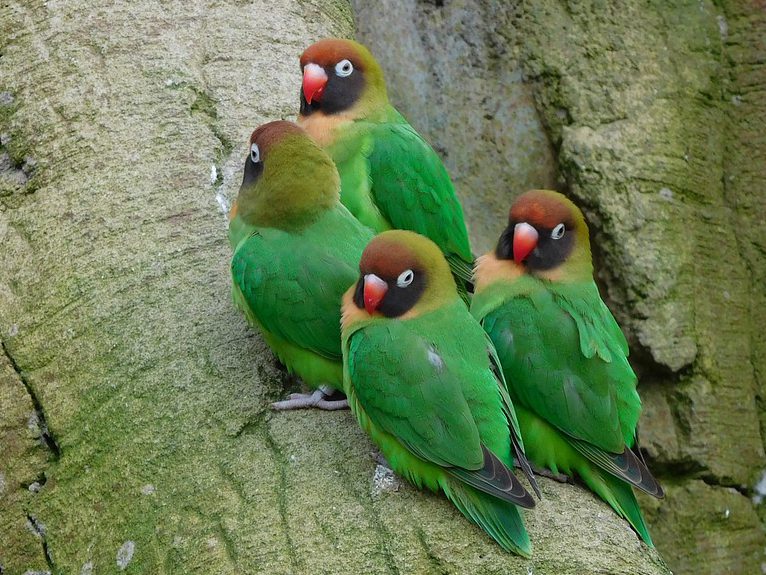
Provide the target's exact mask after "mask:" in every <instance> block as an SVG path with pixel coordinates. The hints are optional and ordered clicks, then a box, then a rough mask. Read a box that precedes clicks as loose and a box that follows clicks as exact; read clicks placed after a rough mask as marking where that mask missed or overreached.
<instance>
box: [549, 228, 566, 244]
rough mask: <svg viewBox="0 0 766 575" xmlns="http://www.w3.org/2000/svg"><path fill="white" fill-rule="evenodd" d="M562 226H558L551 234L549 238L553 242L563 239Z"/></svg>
mask: <svg viewBox="0 0 766 575" xmlns="http://www.w3.org/2000/svg"><path fill="white" fill-rule="evenodd" d="M564 229H565V228H564V224H559V225H557V226H556V227H555V228H553V231H552V232H551V238H552V239H554V240H560V239H561V238H563V237H564Z"/></svg>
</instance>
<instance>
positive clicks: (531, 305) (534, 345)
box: [477, 278, 662, 496]
mask: <svg viewBox="0 0 766 575" xmlns="http://www.w3.org/2000/svg"><path fill="white" fill-rule="evenodd" d="M525 282H526V283H527V288H529V289H526V290H525V289H520V286H518V285H517V286H515V287H514V288H513V289H514V292H513V295H512V297H507V296H506V297H505V298H499V299H502V300H503V301H502V303H501V304H500V305H498V306H497V307H496V308H495V309H494V310H492V311H487V310H488V309H490V307H489V306H488V305H487V299H486V298H485V297H482V298H479V299H478V302H477V309H478V307H481V308H482V312H483V313H486V315H484V317H483V319H482V323H483V326H484V328H485V329H486V330H487V333H489V335H490V337H491V338H492V341H493V342H495V344H496V346H497V349H498V354H499V357H500V360H501V363H502V365H503V369H504V371H505V375H506V378H507V382H508V385H509V391H510V394H511V397H512V398H513V400H514V401H515V402H517V403H518V404H519V405H523V406H524V407H526V408H528V409H530V410H531V411H532V412H534V413H536V414H538V415H539V416H540V417H542V418H543V419H545V420H546V421H548V422H549V423H551V424H552V425H554V426H555V427H557V428H558V429H559V430H561V431H563V432H564V433H566V434H567V435H568V436H569V438H570V443H571V444H572V446H573V447H574V448H575V449H577V450H578V451H579V452H580V453H581V454H582V455H584V456H585V457H587V458H588V459H590V460H591V461H593V462H594V463H596V464H598V465H600V466H601V467H602V468H603V469H605V470H607V471H609V472H610V473H613V474H614V475H616V476H618V477H621V478H622V479H624V480H625V481H628V482H630V483H632V484H633V485H635V486H636V487H638V488H640V489H642V490H644V491H646V492H647V493H649V494H651V495H655V496H662V489H661V487H660V486H659V484H658V483H657V481H656V480H655V479H654V478H653V477H652V475H651V473H650V472H649V470H648V469H647V468H646V466H645V465H644V464H643V463H641V462H640V461H639V460H638V458H636V457H635V456H634V455H633V454H632V452H630V450H629V448H630V447H631V446H632V445H633V443H634V440H635V429H636V424H637V422H638V416H639V414H640V411H641V402H640V399H639V397H638V393H637V391H636V376H635V374H634V373H633V370H632V369H631V367H630V364H629V363H628V361H627V357H626V356H627V351H628V348H627V342H626V341H625V337H624V335H623V334H622V331H621V330H620V328H619V326H618V325H617V323H616V322H615V320H614V318H613V317H612V315H611V313H610V312H609V310H608V308H607V307H606V305H605V304H604V303H603V301H602V300H601V298H600V296H599V294H598V290H597V288H596V286H595V284H593V283H592V282H590V283H587V284H585V283H583V284H557V285H556V286H546V287H540V284H537V285H538V287H534V285H535V282H538V280H535V279H532V278H523V279H521V280H519V282H517V283H519V284H522V285H521V287H523V284H524V283H525ZM530 286H531V287H530ZM495 297H496V298H498V295H497V294H495Z"/></svg>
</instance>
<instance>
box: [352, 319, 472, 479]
mask: <svg viewBox="0 0 766 575" xmlns="http://www.w3.org/2000/svg"><path fill="white" fill-rule="evenodd" d="M380 342H389V345H381V344H380ZM390 342H396V344H395V345H390ZM349 344H350V350H349V358H350V359H349V368H350V375H351V379H352V381H355V382H363V383H361V384H360V385H356V386H355V387H354V389H355V392H356V395H357V397H358V399H359V402H360V404H361V405H362V407H363V408H364V410H365V412H366V413H367V415H368V416H369V418H370V419H371V420H372V421H373V423H374V424H375V425H377V426H379V427H380V428H381V429H383V430H384V431H386V432H387V433H389V434H391V435H393V436H395V437H396V438H397V439H399V441H401V442H402V443H403V444H405V445H406V446H407V448H408V449H410V450H411V451H412V452H413V453H415V454H416V455H417V456H418V457H420V458H422V459H426V460H428V461H430V462H432V463H435V464H437V465H440V466H442V467H452V466H458V467H462V468H465V469H471V470H476V469H480V468H481V466H482V464H483V461H484V458H483V454H482V450H481V440H480V438H479V429H478V427H477V426H476V422H475V421H474V418H473V415H472V414H471V410H470V406H469V404H468V401H467V400H466V398H465V396H464V394H463V389H462V385H461V381H460V380H459V379H458V378H457V377H455V373H454V372H452V371H451V370H449V369H447V368H444V369H439V368H438V367H437V366H436V365H434V363H433V362H432V361H429V355H432V356H433V357H436V354H438V353H439V352H438V351H437V349H436V347H435V346H434V345H433V343H432V342H431V341H429V340H428V339H426V338H423V337H421V336H420V335H418V334H417V333H414V332H413V331H411V330H410V329H409V326H408V325H407V324H406V323H404V322H400V321H388V322H380V323H378V324H374V325H371V326H370V327H368V328H366V329H364V330H360V331H359V332H357V333H356V334H354V336H353V337H352V338H351V339H350V342H349Z"/></svg>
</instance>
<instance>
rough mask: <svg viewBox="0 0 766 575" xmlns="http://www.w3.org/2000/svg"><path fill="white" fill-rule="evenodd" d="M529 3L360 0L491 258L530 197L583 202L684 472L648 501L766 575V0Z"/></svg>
mask: <svg viewBox="0 0 766 575" xmlns="http://www.w3.org/2000/svg"><path fill="white" fill-rule="evenodd" d="M514 4H515V6H512V7H509V3H506V2H499V1H496V0H466V1H463V2H457V1H449V0H448V1H445V2H432V1H430V2H426V1H416V0H407V1H404V2H400V1H396V0H385V1H383V2H372V1H371V0H354V6H355V8H356V10H357V14H358V19H357V21H358V26H359V30H360V37H361V39H362V40H363V41H365V42H367V43H368V44H370V45H371V47H372V49H373V51H374V52H375V53H377V54H378V55H379V57H380V59H381V61H382V64H383V67H384V69H385V71H386V73H387V78H388V82H389V86H390V92H391V96H392V98H393V99H394V100H395V101H396V102H397V103H398V104H400V106H401V108H402V111H403V112H404V113H405V115H407V116H408V117H409V118H410V119H411V120H412V122H413V123H414V125H415V126H416V127H417V128H418V129H421V130H423V131H424V133H426V134H427V135H428V136H429V137H430V138H431V140H432V141H433V142H434V143H435V145H436V147H437V148H438V149H439V150H440V151H442V154H443V156H444V157H445V158H446V162H447V165H448V168H449V169H450V173H451V174H452V175H453V177H454V178H455V181H456V183H457V186H458V190H459V192H460V194H461V196H462V198H463V202H464V205H465V206H466V209H467V212H468V220H469V223H470V225H471V231H472V239H473V242H474V246H475V248H476V251H477V252H479V253H481V252H483V251H485V250H487V249H489V248H490V247H491V246H493V245H494V243H495V242H496V241H497V237H499V235H500V232H501V231H502V229H503V227H504V217H505V214H506V213H507V209H508V207H509V206H510V204H511V202H512V200H513V198H514V197H515V196H516V195H518V194H519V193H521V192H523V191H525V190H526V189H529V188H540V187H555V188H557V189H559V190H560V191H563V192H564V193H566V194H567V195H569V196H570V197H571V198H573V199H574V200H575V202H577V203H578V204H579V205H580V206H581V207H582V208H583V210H584V211H585V214H586V217H587V219H588V222H589V225H590V230H591V239H592V242H593V244H594V248H595V250H594V251H595V254H594V255H595V257H596V262H595V263H596V267H597V270H598V280H599V281H600V283H601V286H602V288H603V293H604V296H605V297H606V299H607V302H608V303H609V305H610V307H611V309H612V310H613V312H614V313H615V314H616V316H617V318H618V320H619V321H620V323H621V325H622V327H623V328H624V330H625V332H626V334H627V335H628V338H629V340H630V344H631V352H632V355H631V362H632V363H633V365H634V367H635V368H636V369H637V371H638V372H639V375H640V379H641V385H640V388H639V389H640V392H641V395H642V397H643V399H644V405H645V414H644V418H643V420H642V423H641V426H640V438H641V440H642V444H643V446H644V447H645V448H646V451H647V452H648V456H649V457H650V467H652V468H653V469H654V470H656V471H657V472H658V474H659V476H660V478H661V479H662V480H664V482H665V483H666V485H667V492H668V494H667V499H666V500H665V501H661V502H656V501H653V500H647V501H644V505H645V506H646V507H647V508H648V509H649V510H650V512H651V513H650V516H649V519H650V526H651V527H652V531H653V533H654V538H655V543H656V544H657V545H658V547H659V549H660V551H661V552H662V553H663V555H664V556H665V557H666V558H667V559H668V562H669V564H670V566H671V567H672V568H673V569H674V570H675V571H676V572H678V573H697V574H703V573H710V574H719V573H748V574H749V573H756V572H760V570H761V569H762V565H761V562H762V557H763V549H764V547H765V546H766V537H765V536H764V530H763V525H762V523H761V520H759V516H758V515H759V513H760V515H761V517H765V516H766V510H764V508H763V507H764V506H762V505H761V504H760V501H762V499H763V495H764V494H766V493H764V492H766V476H764V475H763V474H764V468H765V467H766V461H765V460H764V451H763V430H764V429H766V410H764V408H763V400H764V397H766V331H764V329H763V326H764V324H766V288H765V287H764V286H766V262H765V261H764V254H766V226H764V225H763V218H764V215H765V214H766V98H765V97H764V90H765V89H766V4H765V3H764V2H763V1H756V2H733V1H724V2H716V3H713V2H705V1H703V2H699V1H697V0H694V1H685V2H672V3H668V2H649V3H647V2H634V1H630V2H598V1H595V0H592V1H587V0H586V1H576V0H569V1H559V2H554V1H550V0H525V1H523V2H519V3H514ZM394 22H396V23H403V24H399V25H402V26H404V30H405V38H403V39H398V41H397V42H391V41H390V36H389V34H388V33H387V30H389V29H390V27H391V26H393V25H394ZM759 406H760V409H759ZM761 477H764V480H763V481H764V485H763V486H762V487H761V488H760V490H761V491H762V492H761V493H760V494H759V493H757V490H756V488H755V485H756V482H757V481H758V480H759V479H760V478H761ZM754 495H755V499H754V501H757V503H756V504H755V505H754V504H753V503H752V502H751V500H750V498H751V496H754Z"/></svg>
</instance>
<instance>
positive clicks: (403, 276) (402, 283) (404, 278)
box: [396, 270, 415, 288]
mask: <svg viewBox="0 0 766 575" xmlns="http://www.w3.org/2000/svg"><path fill="white" fill-rule="evenodd" d="M414 279H415V273H414V272H413V271H412V270H404V271H403V272H402V273H400V274H399V277H398V278H396V285H398V286H399V287H400V288H406V287H407V286H408V285H410V284H411V283H412V280H414Z"/></svg>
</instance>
